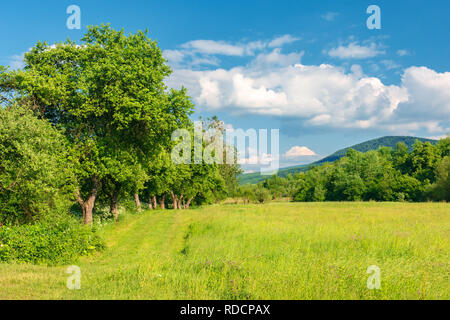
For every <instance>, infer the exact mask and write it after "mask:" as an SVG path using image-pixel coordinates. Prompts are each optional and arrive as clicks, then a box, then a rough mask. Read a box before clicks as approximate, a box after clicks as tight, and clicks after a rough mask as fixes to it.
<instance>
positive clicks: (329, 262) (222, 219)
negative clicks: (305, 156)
mask: <svg viewBox="0 0 450 320" xmlns="http://www.w3.org/2000/svg"><path fill="white" fill-rule="evenodd" d="M101 232H102V233H103V235H104V237H105V239H106V241H107V244H108V249H107V250H105V251H104V252H103V253H101V254H98V255H96V256H92V257H89V258H83V259H82V260H81V261H80V262H79V263H78V265H79V266H80V267H81V270H82V280H81V283H82V284H81V285H82V288H81V290H68V289H67V288H66V279H67V277H68V274H66V273H65V270H66V266H64V267H45V266H33V265H24V264H22V265H12V264H11V265H8V264H0V299H48V298H50V299H449V298H450V286H449V284H450V281H449V273H450V260H449V252H450V245H449V238H450V205H449V204H445V203H416V204H408V203H374V202H366V203H271V204H266V205H245V206H244V205H216V206H209V207H205V208H201V209H194V210H179V211H173V210H166V211H150V212H145V213H143V214H140V215H126V216H125V219H122V221H121V222H120V223H119V224H117V225H114V224H112V225H109V226H107V227H105V228H104V229H103V230H102V231H101ZM370 265H377V266H378V267H380V269H381V288H380V289H379V290H369V289H368V288H367V285H366V282H367V278H368V277H369V274H366V270H367V267H368V266H370Z"/></svg>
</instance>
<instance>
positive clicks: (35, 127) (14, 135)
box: [0, 107, 74, 224]
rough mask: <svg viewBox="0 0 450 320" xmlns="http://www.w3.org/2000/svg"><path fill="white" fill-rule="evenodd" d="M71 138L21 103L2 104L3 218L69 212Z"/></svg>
mask: <svg viewBox="0 0 450 320" xmlns="http://www.w3.org/2000/svg"><path fill="white" fill-rule="evenodd" d="M67 150H68V146H67V143H66V140H65V138H64V137H63V136H62V135H61V134H60V133H59V132H58V131H57V130H56V129H55V128H53V127H52V125H51V124H50V123H49V122H48V121H45V120H41V119H38V118H36V117H35V116H34V115H33V114H32V113H31V111H29V110H26V109H24V108H21V107H8V108H2V107H0V203H1V205H0V224H2V223H3V224H24V223H30V222H35V221H37V220H39V219H41V218H42V217H44V216H46V215H50V214H52V213H54V212H58V213H63V214H64V213H67V211H68V209H69V206H70V204H71V198H72V197H73V190H74V188H73V174H72V171H71V164H70V161H68V151H67Z"/></svg>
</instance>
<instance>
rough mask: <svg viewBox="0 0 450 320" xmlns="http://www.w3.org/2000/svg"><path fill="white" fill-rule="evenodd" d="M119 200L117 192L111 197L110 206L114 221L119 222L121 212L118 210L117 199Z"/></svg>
mask: <svg viewBox="0 0 450 320" xmlns="http://www.w3.org/2000/svg"><path fill="white" fill-rule="evenodd" d="M118 198H119V193H118V192H116V193H114V194H113V195H112V196H111V203H110V206H109V211H110V212H111V213H112V214H113V215H114V220H116V222H117V221H119V210H118V209H117V199H118Z"/></svg>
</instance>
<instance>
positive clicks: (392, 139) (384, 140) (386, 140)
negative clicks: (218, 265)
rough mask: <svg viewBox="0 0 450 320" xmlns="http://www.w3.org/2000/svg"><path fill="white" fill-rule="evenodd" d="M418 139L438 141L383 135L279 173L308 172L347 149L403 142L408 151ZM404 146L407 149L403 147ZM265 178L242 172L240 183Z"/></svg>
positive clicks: (342, 154)
mask: <svg viewBox="0 0 450 320" xmlns="http://www.w3.org/2000/svg"><path fill="white" fill-rule="evenodd" d="M416 140H419V141H421V142H429V143H431V144H436V143H437V141H436V140H431V139H425V138H417V137H408V136H406V137H403V136H387V137H381V138H377V139H373V140H369V141H365V142H362V143H359V144H356V145H354V146H351V147H348V148H344V149H341V150H338V151H336V152H335V153H333V154H331V155H329V156H328V157H325V158H323V159H321V160H319V161H316V162H313V163H311V164H302V165H299V166H293V167H287V168H282V169H280V170H279V171H278V173H277V175H278V176H280V177H287V176H288V175H289V174H291V175H294V174H296V173H300V172H306V171H308V170H309V169H311V167H313V166H316V165H320V164H322V163H325V162H334V161H336V160H339V159H340V158H342V157H344V156H345V155H346V154H347V151H348V150H349V149H354V150H356V151H360V152H367V151H371V150H378V149H379V148H380V147H389V148H396V145H397V144H401V145H402V151H404V152H406V153H408V150H412V148H413V144H414V142H415V141H416ZM403 146H404V148H405V149H403ZM443 148H444V147H443ZM265 179H266V177H265V176H263V175H261V174H260V173H259V172H253V173H246V174H241V175H240V176H239V183H240V184H241V185H244V184H247V183H250V184H256V183H258V182H261V181H264V180H265Z"/></svg>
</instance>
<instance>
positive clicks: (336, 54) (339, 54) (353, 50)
mask: <svg viewBox="0 0 450 320" xmlns="http://www.w3.org/2000/svg"><path fill="white" fill-rule="evenodd" d="M382 54H385V51H383V50H381V49H379V48H378V46H377V45H376V44H375V43H371V44H370V45H368V46H365V45H359V44H358V43H357V42H352V43H350V44H348V45H347V46H343V45H340V46H338V47H337V48H332V49H331V50H329V51H328V55H329V56H330V57H333V58H339V59H366V58H373V57H376V56H378V55H382Z"/></svg>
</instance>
